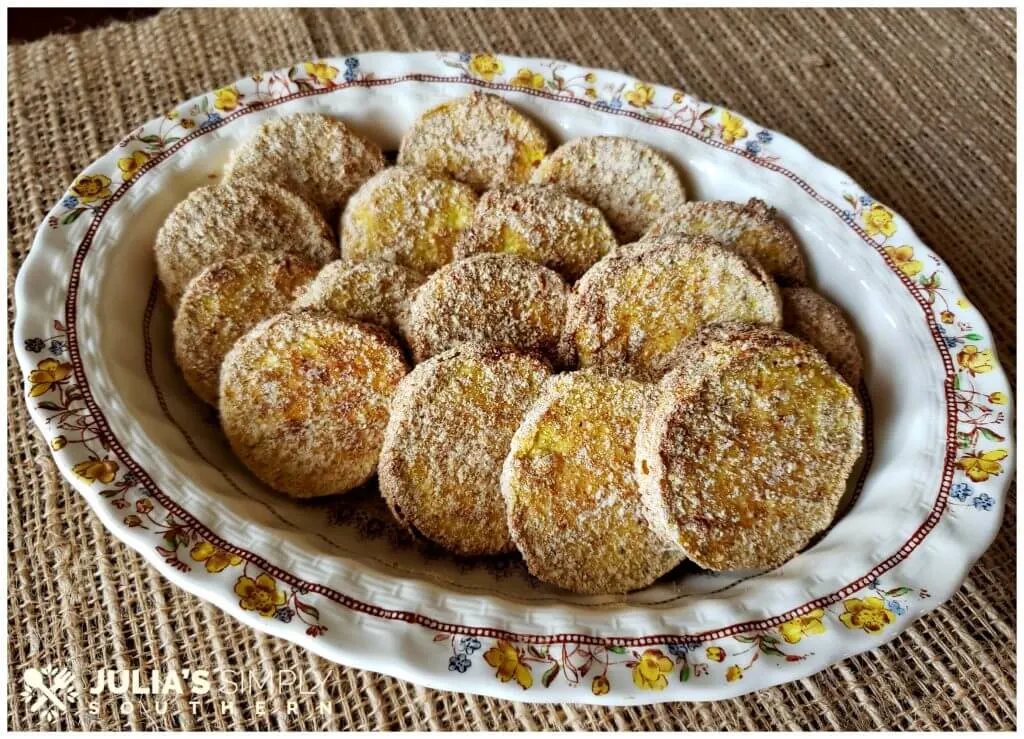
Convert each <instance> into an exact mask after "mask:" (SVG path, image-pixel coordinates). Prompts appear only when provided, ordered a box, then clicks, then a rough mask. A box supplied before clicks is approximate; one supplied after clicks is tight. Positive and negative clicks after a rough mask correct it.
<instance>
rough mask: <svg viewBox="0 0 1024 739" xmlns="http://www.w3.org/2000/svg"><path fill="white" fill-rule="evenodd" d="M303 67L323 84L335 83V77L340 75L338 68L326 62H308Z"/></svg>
mask: <svg viewBox="0 0 1024 739" xmlns="http://www.w3.org/2000/svg"><path fill="white" fill-rule="evenodd" d="M302 68H303V69H304V70H305V71H306V74H308V75H309V76H310V77H312V78H313V79H314V80H316V81H317V83H318V84H321V85H331V84H333V83H334V79H335V77H337V76H338V68H337V67H332V66H331V65H330V64H327V63H325V62H306V63H305V64H303V65H302Z"/></svg>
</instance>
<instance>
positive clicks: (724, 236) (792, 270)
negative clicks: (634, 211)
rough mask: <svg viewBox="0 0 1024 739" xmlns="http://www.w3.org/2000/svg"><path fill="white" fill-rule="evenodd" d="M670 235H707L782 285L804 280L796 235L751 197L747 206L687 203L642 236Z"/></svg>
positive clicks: (802, 261) (803, 267)
mask: <svg viewBox="0 0 1024 739" xmlns="http://www.w3.org/2000/svg"><path fill="white" fill-rule="evenodd" d="M669 234H675V235H679V236H710V237H711V238H713V239H715V240H716V241H719V242H721V243H722V245H723V246H726V247H728V248H730V249H734V250H736V251H737V252H739V253H740V254H742V255H743V256H745V257H749V258H750V259H754V260H755V261H757V262H758V263H759V264H760V265H761V266H762V267H764V268H765V271H767V272H768V274H770V275H771V276H772V277H774V278H775V279H776V280H778V281H779V282H780V283H782V284H784V285H800V284H803V283H804V282H806V281H807V266H806V264H804V256H803V253H802V252H801V251H800V245H799V244H798V243H797V241H796V236H794V235H793V232H792V231H790V229H789V226H787V225H786V224H785V223H783V221H782V219H780V218H779V217H778V215H777V214H776V212H775V208H771V207H769V206H768V204H767V203H765V202H764V201H763V200H758V199H757V198H751V199H750V200H748V201H747V203H746V205H744V204H742V203H733V202H729V201H725V200H718V201H698V202H692V203H686V204H685V205H681V206H680V207H678V208H676V209H675V210H673V211H672V212H671V213H668V214H666V215H664V216H663V217H662V218H660V219H659V220H658V221H656V222H655V223H654V225H653V226H651V228H650V230H649V231H648V232H647V233H646V234H645V238H658V237H659V236H665V235H669Z"/></svg>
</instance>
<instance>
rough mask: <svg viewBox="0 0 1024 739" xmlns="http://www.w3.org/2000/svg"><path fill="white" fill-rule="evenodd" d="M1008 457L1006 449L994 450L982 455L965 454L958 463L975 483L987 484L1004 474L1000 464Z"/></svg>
mask: <svg viewBox="0 0 1024 739" xmlns="http://www.w3.org/2000/svg"><path fill="white" fill-rule="evenodd" d="M1006 457H1007V451H1006V450H1005V449H992V450H989V451H987V452H982V453H981V454H965V455H964V456H963V457H961V458H960V459H959V460H958V461H957V463H956V464H957V467H959V468H960V469H962V470H963V471H964V472H965V473H966V474H967V476H968V477H969V478H971V479H972V480H974V482H985V481H986V480H988V479H989V478H990V477H993V476H995V475H998V474H1000V473H1002V471H1003V467H1002V465H1001V464H1000V462H1002V461H1003V460H1004V459H1006Z"/></svg>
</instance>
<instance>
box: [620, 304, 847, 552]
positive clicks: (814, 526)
mask: <svg viewBox="0 0 1024 739" xmlns="http://www.w3.org/2000/svg"><path fill="white" fill-rule="evenodd" d="M863 434H864V416H863V411H862V410H861V407H860V403H859V402H858V400H857V396H856V394H855V393H854V391H853V389H852V388H851V387H850V386H849V385H848V384H847V383H846V381H845V380H843V378H842V377H841V376H840V375H839V374H838V373H837V372H836V371H835V370H833V369H832V368H831V367H830V366H829V365H828V363H827V362H826V361H825V359H824V358H823V357H822V356H821V354H819V353H818V351H817V350H815V349H814V348H813V347H812V346H810V345H809V344H807V343H805V342H804V341H802V340H800V339H797V338H796V337H794V336H791V335H789V334H787V333H785V332H783V331H780V330H778V329H774V328H770V327H767V326H750V325H740V324H722V325H719V326H713V327H710V328H707V329H705V330H704V331H701V332H700V333H699V334H697V335H696V336H694V337H693V338H692V339H691V341H690V342H688V344H687V351H686V352H684V354H683V358H682V363H681V364H680V365H679V366H678V367H676V368H675V369H673V370H672V371H671V372H669V373H668V374H666V375H665V377H664V378H663V379H662V381H661V383H660V384H659V386H658V392H657V395H656V397H655V399H654V400H653V401H652V402H650V403H649V404H648V405H647V407H646V408H645V410H644V412H643V416H642V419H641V422H640V428H639V430H638V432H637V451H636V476H637V480H639V484H640V491H641V494H642V496H643V499H644V505H645V507H646V509H647V513H648V519H649V520H650V521H651V523H652V525H653V526H654V528H655V529H656V530H657V531H658V532H659V533H660V534H661V535H662V536H664V537H666V538H668V539H671V540H672V541H676V542H678V543H679V545H680V546H681V547H682V548H683V550H684V551H685V552H686V554H687V556H688V557H689V558H690V559H692V560H693V561H694V562H696V563H697V564H698V565H700V566H701V567H705V568H707V569H709V570H715V571H723V570H739V569H748V568H757V567H772V566H775V565H778V564H781V563H782V562H784V561H785V560H787V559H788V558H789V557H791V556H793V555H794V554H796V553H797V552H799V551H800V550H801V549H802V548H803V547H804V546H806V545H807V543H808V542H809V541H810V540H811V538H812V537H813V536H814V535H815V534H817V533H819V532H820V531H823V530H824V529H825V528H827V527H828V526H829V524H830V523H831V522H832V519H833V518H834V517H835V514H836V510H837V508H838V506H839V501H840V499H841V498H842V496H843V493H844V492H845V490H846V483H847V478H848V477H849V475H850V472H851V471H852V469H853V466H854V464H855V462H856V461H857V458H858V457H859V456H860V453H861V447H862V445H863Z"/></svg>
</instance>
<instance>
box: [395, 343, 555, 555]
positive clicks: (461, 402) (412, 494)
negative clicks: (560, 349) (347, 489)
mask: <svg viewBox="0 0 1024 739" xmlns="http://www.w3.org/2000/svg"><path fill="white" fill-rule="evenodd" d="M548 374H549V367H548V365H547V364H546V363H544V362H543V361H541V360H540V359H538V358H536V357H533V356H529V355H526V354H520V353H518V352H515V351H513V350H511V349H507V348H504V347H500V346H497V345H495V344H481V343H468V344H462V345H460V346H459V347H458V348H456V349H451V350H449V351H447V352H444V353H443V354H439V355H437V356H436V357H432V358H431V359H428V360H427V361H426V362H423V363H422V364H420V365H417V366H416V368H415V369H413V371H412V372H411V373H409V374H408V375H407V376H406V377H405V379H404V380H402V382H401V384H400V385H399V387H398V392H397V393H396V395H395V398H394V400H393V401H392V404H391V420H390V421H389V422H388V427H387V431H385V433H384V448H383V449H382V451H381V457H380V467H379V472H378V474H379V479H380V491H381V494H382V495H383V496H384V499H385V500H386V501H387V503H388V505H389V506H390V508H391V510H392V512H394V514H395V517H396V518H397V519H399V520H400V521H402V522H403V523H404V524H405V525H406V526H407V527H408V528H410V529H411V530H413V531H414V532H417V533H419V534H421V535H422V536H424V537H426V538H428V539H430V540H432V541H434V542H436V543H437V544H440V545H441V546H442V547H444V548H445V549H447V550H448V551H451V552H454V553H456V554H459V555H463V556H470V555H489V554H501V553H504V552H510V551H513V550H514V549H515V547H514V546H513V544H512V540H511V538H510V537H509V533H508V524H507V523H506V522H505V502H504V499H503V498H502V495H501V485H500V477H501V466H502V463H503V462H504V461H505V456H506V455H507V454H508V448H509V443H510V442H511V440H512V435H513V434H514V433H515V431H516V429H517V428H518V427H519V423H520V422H521V421H522V420H523V416H525V415H526V411H527V409H528V408H529V407H530V406H531V405H532V404H533V401H534V400H535V399H536V397H537V393H538V392H539V391H540V386H541V384H542V383H543V382H544V380H545V378H547V377H548Z"/></svg>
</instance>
